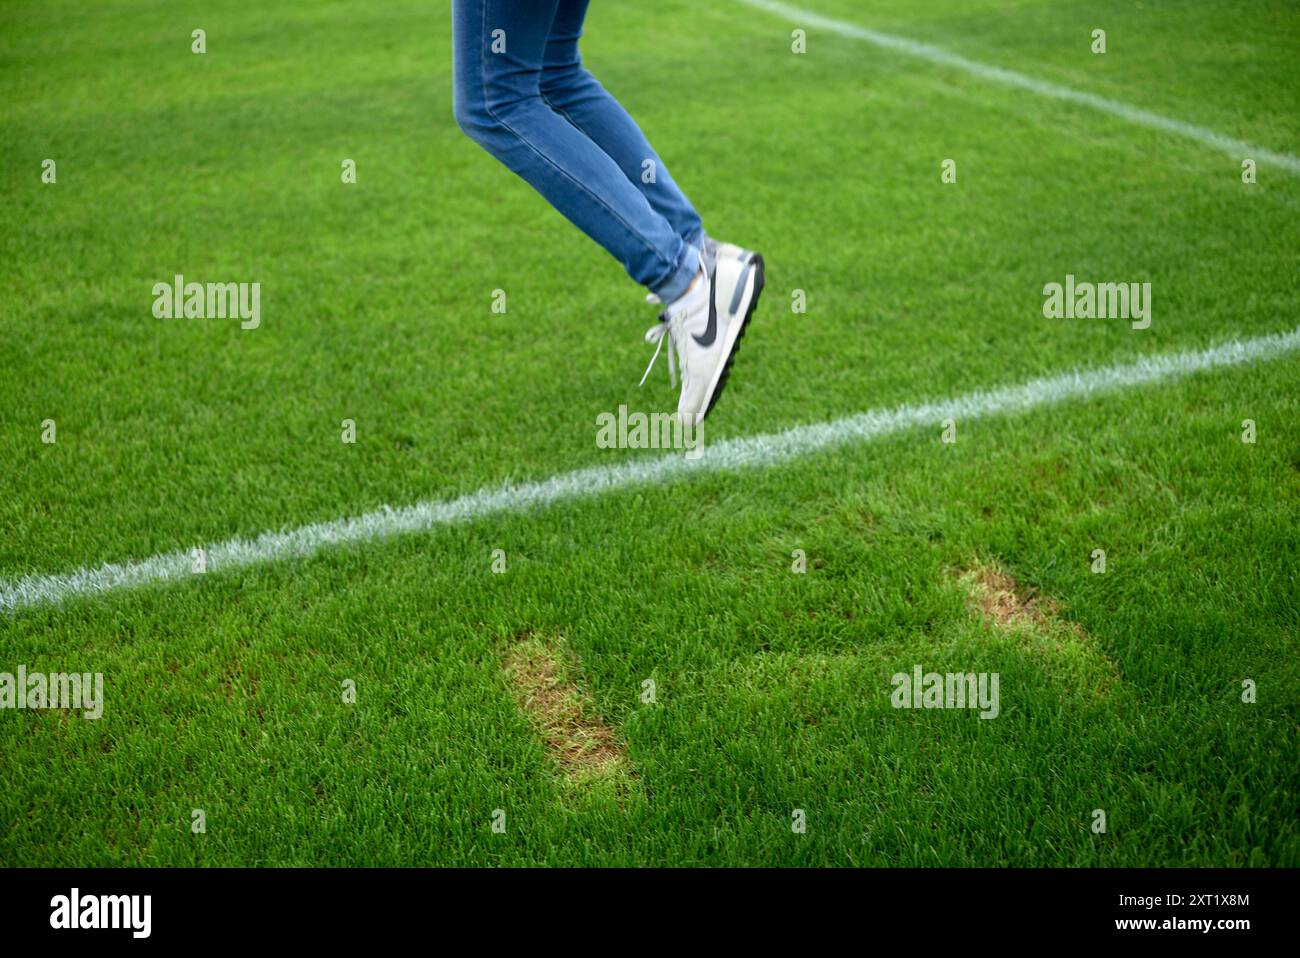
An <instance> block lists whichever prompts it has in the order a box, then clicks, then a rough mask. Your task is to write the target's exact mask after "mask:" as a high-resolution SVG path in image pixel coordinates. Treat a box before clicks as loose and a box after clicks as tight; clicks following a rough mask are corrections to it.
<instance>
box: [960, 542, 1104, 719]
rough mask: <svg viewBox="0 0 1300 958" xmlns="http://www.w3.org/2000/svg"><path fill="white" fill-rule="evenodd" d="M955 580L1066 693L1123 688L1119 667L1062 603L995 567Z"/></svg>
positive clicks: (974, 569)
mask: <svg viewBox="0 0 1300 958" xmlns="http://www.w3.org/2000/svg"><path fill="white" fill-rule="evenodd" d="M956 576H957V578H958V579H959V580H960V581H961V583H962V585H963V586H965V588H966V595H967V600H966V602H967V607H968V608H969V609H970V610H971V612H972V613H974V614H975V615H977V616H979V617H980V618H981V619H982V620H983V621H984V622H985V624H986V625H988V626H990V627H991V628H993V629H996V630H997V631H998V632H1002V633H1005V634H1007V635H1009V636H1015V637H1016V638H1017V639H1018V641H1020V642H1021V643H1023V645H1024V646H1025V647H1026V648H1028V649H1029V650H1030V651H1031V652H1032V653H1033V654H1034V655H1035V657H1036V658H1037V659H1038V660H1039V661H1040V662H1042V663H1043V664H1044V666H1045V667H1046V668H1047V669H1049V671H1050V672H1051V673H1052V674H1053V675H1055V676H1056V677H1057V680H1058V681H1059V682H1060V683H1061V687H1062V689H1064V690H1070V689H1075V690H1083V689H1091V691H1092V693H1093V694H1094V695H1098V696H1104V695H1108V694H1109V693H1110V692H1111V691H1112V690H1114V689H1115V688H1116V687H1117V686H1118V685H1119V683H1120V674H1119V669H1118V668H1117V667H1116V665H1115V663H1114V662H1113V661H1112V660H1111V659H1110V658H1109V657H1108V656H1107V655H1106V654H1105V652H1103V651H1102V650H1101V648H1099V647H1098V645H1097V643H1096V642H1094V641H1093V640H1092V639H1091V638H1090V637H1089V635H1088V633H1087V632H1085V631H1084V629H1083V627H1082V626H1081V625H1079V623H1077V622H1071V621H1070V620H1069V619H1067V618H1065V616H1064V615H1062V614H1061V613H1062V609H1061V604H1060V603H1059V602H1057V601H1056V600H1055V599H1053V598H1052V597H1051V596H1050V595H1044V594H1042V593H1041V592H1038V591H1037V590H1036V589H1031V588H1026V587H1024V586H1022V585H1021V584H1020V583H1019V582H1017V581H1016V579H1015V577H1014V576H1012V575H1011V573H1009V572H1007V571H1006V570H1005V569H1002V568H1000V567H999V566H997V565H996V564H993V563H988V564H984V563H981V564H976V565H973V566H971V567H970V568H968V569H966V570H964V571H959V572H957V573H956Z"/></svg>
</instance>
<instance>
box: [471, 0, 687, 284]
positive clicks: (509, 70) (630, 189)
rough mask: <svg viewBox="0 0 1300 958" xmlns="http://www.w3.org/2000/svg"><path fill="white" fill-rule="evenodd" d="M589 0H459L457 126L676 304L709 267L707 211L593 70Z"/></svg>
mask: <svg viewBox="0 0 1300 958" xmlns="http://www.w3.org/2000/svg"><path fill="white" fill-rule="evenodd" d="M588 2H589V0H452V47H453V51H452V52H453V73H454V77H455V115H456V123H457V124H458V125H459V126H460V128H461V129H462V130H464V131H465V133H466V134H467V135H469V136H470V137H471V138H472V139H473V140H474V141H475V142H477V143H478V144H480V145H481V146H482V147H483V148H484V149H485V150H487V151H488V152H489V153H491V154H492V155H493V156H494V157H496V158H497V159H498V160H500V161H501V162H502V163H503V164H505V165H506V166H507V167H509V168H510V169H511V170H513V171H514V172H515V173H517V174H518V175H519V176H521V177H523V178H524V179H525V180H527V181H528V183H530V184H531V185H532V187H533V188H534V189H536V190H537V192H539V193H541V194H542V196H544V197H545V198H546V199H547V201H548V202H550V204H551V205H552V206H554V207H555V208H556V209H557V210H559V211H560V212H561V213H563V214H564V216H566V217H567V218H568V219H569V220H570V222H572V223H573V224H574V225H575V226H577V227H578V228H579V229H580V230H582V231H583V232H584V233H586V234H587V235H588V236H590V237H591V238H592V239H593V240H595V241H596V242H597V243H599V244H600V245H601V246H603V247H605V249H607V250H608V251H609V252H610V254H611V255H613V256H614V257H615V258H616V259H617V260H618V261H619V262H621V263H622V264H623V268H624V269H626V270H627V273H628V275H629V276H631V277H632V279H634V280H636V281H637V282H638V283H640V284H641V285H643V286H645V287H647V288H648V289H649V290H650V291H651V292H653V293H655V294H657V295H658V296H659V297H660V298H661V299H662V300H664V302H671V301H672V300H674V299H676V298H677V297H678V296H679V295H681V293H682V292H684V291H685V289H686V287H687V286H688V285H689V284H690V281H691V280H692V279H693V278H694V276H695V274H696V272H697V271H698V269H699V250H698V248H697V246H698V244H699V242H700V238H701V236H702V227H701V224H700V217H699V214H697V213H696V212H695V209H694V207H692V206H691V204H690V201H689V200H687V199H686V197H685V196H684V195H683V194H682V191H681V190H680V189H678V188H677V184H676V183H674V182H673V179H672V177H671V176H670V175H669V174H668V170H667V169H666V168H665V167H664V164H663V162H662V161H661V160H660V159H659V156H658V154H656V153H655V151H654V150H653V149H652V148H651V147H650V144H649V143H648V142H647V141H646V138H645V135H644V134H643V133H642V132H641V130H640V128H639V127H638V126H637V125H636V123H635V122H634V121H633V120H632V118H631V117H630V116H628V114H627V111H626V110H624V109H623V108H622V107H621V106H620V105H619V103H618V101H617V100H615V99H614V98H613V97H612V96H610V95H609V93H607V92H606V91H605V89H604V87H602V86H601V85H600V84H599V83H598V82H597V81H596V79H595V77H593V76H592V75H591V74H590V73H588V72H587V70H586V69H585V68H584V67H583V65H582V58H581V57H580V56H579V54H578V40H579V38H580V37H581V36H582V22H583V19H584V18H585V17H586V13H587V4H588ZM647 161H649V162H650V163H652V164H653V166H652V167H649V169H652V170H653V174H654V175H653V179H654V182H652V183H646V182H643V179H644V178H645V177H643V172H644V171H645V170H646V169H647V166H646V164H647Z"/></svg>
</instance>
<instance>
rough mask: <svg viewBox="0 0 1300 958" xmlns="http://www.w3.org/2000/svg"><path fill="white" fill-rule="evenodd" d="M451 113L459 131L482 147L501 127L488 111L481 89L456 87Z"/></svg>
mask: <svg viewBox="0 0 1300 958" xmlns="http://www.w3.org/2000/svg"><path fill="white" fill-rule="evenodd" d="M452 112H453V114H454V116H455V117H456V125H457V126H458V127H460V131H461V132H462V133H464V134H465V135H466V136H468V137H469V138H470V139H471V140H473V141H474V142H475V143H478V144H479V145H484V144H485V143H486V141H487V140H489V139H490V138H491V137H492V135H493V134H494V133H495V132H496V131H497V130H499V129H500V127H501V124H500V122H499V121H498V120H497V119H496V117H494V116H493V115H492V112H491V111H490V110H489V109H488V106H487V100H486V98H485V97H484V96H483V91H482V90H481V89H469V88H467V87H462V86H457V87H456V93H455V97H454V100H453V103H452Z"/></svg>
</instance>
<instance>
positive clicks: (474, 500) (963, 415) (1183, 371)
mask: <svg viewBox="0 0 1300 958" xmlns="http://www.w3.org/2000/svg"><path fill="white" fill-rule="evenodd" d="M1296 350H1300V327H1297V328H1296V329H1293V330H1291V331H1290V332H1286V333H1275V334H1273V335H1269V336H1260V337H1258V338H1255V339H1245V340H1236V341H1232V342H1228V343H1224V344H1223V345H1220V346H1214V347H1211V348H1209V349H1203V350H1198V351H1193V352H1181V353H1171V354H1166V355H1160V356H1152V357H1149V358H1146V359H1139V360H1137V361H1135V362H1130V363H1124V364H1121V365H1116V366H1105V367H1102V368H1099V369H1091V370H1076V371H1072V372H1067V373H1063V374H1060V375H1056V376H1048V377H1044V378H1041V379H1034V380H1030V381H1029V382H1026V383H1022V384H1021V385H1018V386H1006V387H1002V388H1000V389H994V390H988V391H985V390H980V391H976V392H972V393H967V394H966V395H964V396H958V397H956V398H954V399H945V400H937V401H934V402H928V403H922V404H919V405H913V404H906V405H902V406H895V407H894V408H893V409H873V410H870V411H868V412H864V413H860V414H858V415H854V416H849V417H846V418H843V419H835V420H832V421H830V422H824V423H816V424H813V425H806V426H795V427H793V428H791V429H787V430H785V431H784V432H778V433H770V434H768V435H759V436H749V437H746V438H740V439H728V440H724V441H722V442H718V443H714V444H712V445H707V446H706V447H705V449H704V453H703V455H702V456H700V458H698V459H696V460H693V461H692V460H688V459H686V458H685V456H684V455H682V454H678V455H667V456H661V457H658V458H653V459H634V460H632V461H630V462H621V463H619V464H617V465H611V466H596V467H592V468H588V469H579V470H577V471H575V472H566V473H561V474H559V475H556V476H552V477H551V478H549V479H544V480H541V481H539V482H529V483H524V484H523V485H517V486H511V485H506V486H499V487H496V488H484V489H480V490H478V491H477V492H472V493H470V494H468V495H465V496H461V497H460V498H458V499H444V500H429V501H425V502H418V503H416V504H414V505H410V506H403V507H401V508H398V509H393V508H391V507H387V506H385V507H384V508H382V509H379V510H376V511H374V512H367V513H365V514H363V515H359V516H354V517H352V518H347V519H335V520H331V521H329V522H318V523H314V524H312V525H306V526H300V527H298V528H296V529H288V530H285V531H281V532H266V533H263V534H262V535H259V536H258V537H257V538H255V539H229V540H227V541H225V542H220V543H217V544H215V545H210V546H206V547H205V551H206V553H207V567H208V569H209V571H210V572H220V571H222V570H225V569H239V568H246V567H249V566H256V565H262V564H266V563H271V562H278V561H280V560H283V559H293V558H299V557H303V556H310V555H314V554H315V553H318V552H321V551H323V550H326V549H329V548H337V547H339V546H344V545H350V544H353V543H361V542H367V541H370V540H375V539H384V538H388V537H391V536H398V535H409V534H411V533H419V532H427V531H429V530H431V529H435V528H437V527H439V526H446V525H454V524H457V523H464V522H471V521H473V520H475V519H479V518H481V517H484V516H490V515H493V514H496V513H505V512H522V511H524V510H527V509H532V508H537V507H542V506H549V505H551V504H553V503H557V502H563V501H565V500H572V499H581V498H584V497H589V496H595V495H598V494H601V493H605V492H611V491H613V490H617V489H624V488H627V487H630V486H636V485H641V484H646V483H660V482H664V481H668V480H671V479H675V478H678V477H681V476H684V475H687V474H689V473H691V472H692V471H695V470H701V471H705V472H719V471H725V470H736V469H742V468H746V467H758V466H772V465H776V464H779V463H783V462H788V461H790V460H792V459H795V458H797V457H799V456H805V455H809V454H810V453H815V452H819V451H822V450H825V449H831V448H834V447H836V446H840V445H843V444H845V443H849V442H867V441H870V440H872V439H878V438H880V437H882V436H888V435H892V434H894V433H898V432H901V431H903V430H906V429H911V428H914V427H916V426H923V425H934V426H937V425H939V424H940V423H941V422H942V421H943V420H944V419H954V420H957V421H962V420H968V419H975V418H980V417H984V416H993V415H998V414H1001V413H1017V412H1025V411H1027V410H1030V409H1035V408H1037V407H1040V406H1048V405H1052V404H1055V403H1060V402H1063V401H1065V400H1068V399H1076V398H1077V399H1087V398H1090V397H1092V396H1096V395H1099V394H1104V393H1108V392H1113V391H1115V390H1117V389H1123V388H1126V387H1131V386H1139V385H1143V384H1145V383H1155V382H1163V381H1167V380H1172V379H1176V378H1179V377H1182V376H1186V375H1189V374H1191V373H1195V372H1199V371H1202V370H1206V369H1215V368H1219V367H1224V366H1235V365H1239V364H1242V363H1247V362H1251V361H1254V360H1266V359H1272V358H1276V357H1279V356H1282V355H1285V354H1287V353H1291V352H1294V351H1296ZM593 429H594V425H593ZM193 574H194V573H193V572H191V559H190V555H189V553H188V552H172V553H166V554H162V555H156V556H153V557H152V558H149V559H144V560H142V561H140V562H132V563H127V564H124V565H116V564H108V565H102V566H99V567H97V568H83V569H80V570H78V571H76V572H71V573H66V574H56V575H32V576H28V577H26V578H20V579H14V580H2V579H0V610H2V611H7V612H12V611H14V610H16V609H22V608H28V607H35V606H42V605H53V604H57V603H59V602H62V601H63V600H65V599H71V598H74V597H81V596H90V595H96V594H100V593H105V592H113V591H117V590H120V589H128V588H131V587H134V586H142V585H146V584H150V583H163V582H174V581H176V580H178V579H187V578H190V577H191V576H192V575H193Z"/></svg>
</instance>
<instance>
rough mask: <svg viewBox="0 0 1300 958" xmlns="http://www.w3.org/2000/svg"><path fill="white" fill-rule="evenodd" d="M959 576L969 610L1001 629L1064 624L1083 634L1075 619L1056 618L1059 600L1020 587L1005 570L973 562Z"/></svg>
mask: <svg viewBox="0 0 1300 958" xmlns="http://www.w3.org/2000/svg"><path fill="white" fill-rule="evenodd" d="M962 578H963V579H964V580H965V581H966V584H967V587H968V591H969V593H970V604H971V609H972V611H973V612H976V613H978V614H979V615H980V616H981V617H982V618H983V619H984V620H985V621H987V622H989V623H991V624H992V625H995V626H998V627H999V628H1003V629H1005V628H1009V627H1012V626H1017V625H1019V626H1028V627H1030V628H1033V629H1039V630H1042V629H1045V628H1047V627H1049V626H1051V625H1053V624H1057V625H1067V624H1068V625H1069V627H1070V628H1071V630H1072V631H1073V632H1075V633H1076V635H1077V636H1078V637H1079V638H1080V639H1082V638H1084V635H1083V630H1082V629H1080V628H1079V626H1078V624H1077V623H1065V622H1064V620H1061V619H1058V618H1057V616H1058V615H1059V614H1060V612H1061V606H1060V603H1058V602H1057V601H1056V600H1055V599H1053V598H1052V597H1051V596H1048V595H1043V594H1041V593H1039V592H1037V591H1036V590H1034V589H1025V588H1023V587H1022V586H1021V585H1020V583H1018V582H1017V581H1016V580H1015V578H1014V577H1013V576H1012V575H1011V574H1010V573H1009V572H1006V571H1004V570H1002V569H999V568H998V567H997V566H995V565H977V566H974V567H972V568H971V569H969V570H968V571H967V572H966V573H965V574H964V575H963V576H962Z"/></svg>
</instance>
